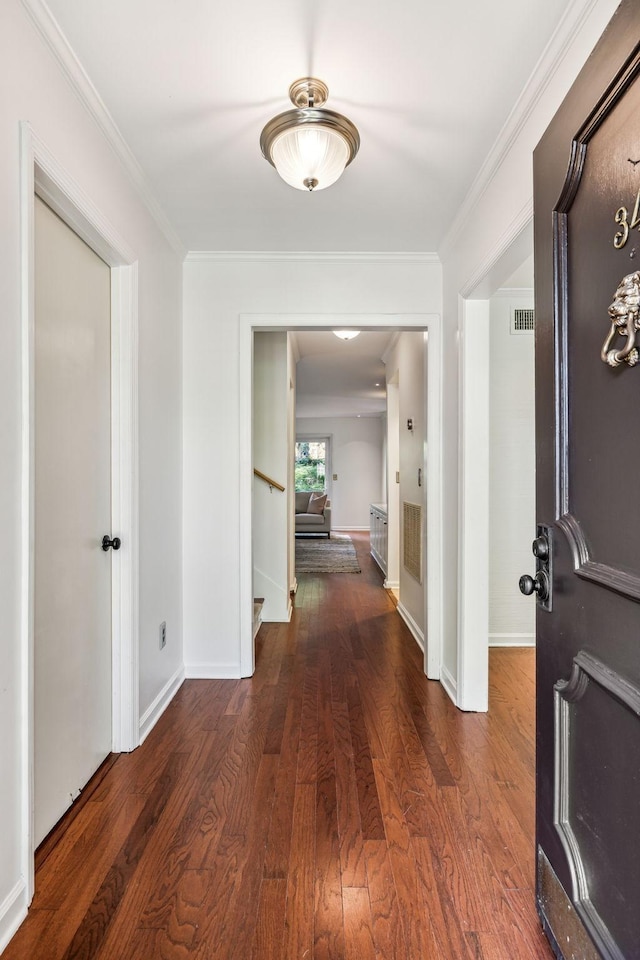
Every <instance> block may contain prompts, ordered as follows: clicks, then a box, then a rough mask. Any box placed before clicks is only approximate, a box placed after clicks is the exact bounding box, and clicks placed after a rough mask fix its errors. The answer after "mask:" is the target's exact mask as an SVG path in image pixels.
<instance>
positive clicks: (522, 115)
mask: <svg viewBox="0 0 640 960" xmlns="http://www.w3.org/2000/svg"><path fill="white" fill-rule="evenodd" d="M597 3H598V0H573V2H572V3H570V4H569V6H568V7H567V9H566V10H565V12H564V14H563V16H562V18H561V20H560V23H559V24H558V26H557V28H556V30H555V32H554V34H553V36H552V37H551V39H550V40H549V42H548V43H547V45H546V47H545V49H544V50H543V51H542V54H541V55H540V58H539V60H538V62H537V63H536V65H535V67H534V68H533V71H532V73H531V76H530V77H529V79H528V80H527V82H526V84H525V86H524V89H523V91H522V93H521V94H520V96H519V97H518V99H517V100H516V103H515V106H514V107H513V109H512V111H511V113H510V114H509V116H508V117H507V120H506V122H505V124H504V126H503V127H502V130H501V131H500V133H499V134H498V136H497V139H496V140H495V142H494V144H493V146H492V147H491V149H490V150H489V153H488V154H487V156H486V158H485V160H484V162H483V164H482V166H481V167H480V170H479V171H478V174H477V176H476V178H475V180H474V181H473V183H472V184H471V187H470V189H469V191H468V193H467V195H466V197H465V199H464V201H463V202H462V204H461V205H460V208H459V210H458V213H457V215H456V217H455V218H454V220H453V223H452V224H451V227H450V229H449V230H448V232H447V234H446V236H445V237H444V240H443V241H442V243H441V244H440V247H439V249H438V253H439V255H440V259H441V261H442V262H444V261H445V260H446V259H447V258H448V257H449V256H450V254H451V253H452V252H453V251H454V249H455V247H456V244H457V242H458V240H459V239H460V235H461V234H462V231H463V230H464V228H465V226H466V225H467V224H468V222H469V212H470V210H472V209H473V208H474V207H475V206H476V204H478V203H479V201H480V199H481V198H482V196H483V194H484V193H485V191H486V190H487V188H488V187H489V185H490V184H491V182H492V180H493V179H494V178H495V176H496V174H497V173H498V170H499V169H500V167H501V166H502V164H503V162H504V160H505V159H506V157H507V156H508V154H509V151H510V150H511V148H512V146H513V144H514V143H515V141H516V140H517V139H518V137H519V136H520V133H521V132H522V129H523V127H524V125H525V124H526V122H527V120H528V119H529V117H530V116H531V114H532V113H533V111H534V109H535V107H536V106H537V104H538V102H539V101H540V98H541V97H542V95H543V93H544V91H545V90H546V89H547V87H548V86H549V83H550V82H551V80H552V79H553V77H554V76H555V74H556V72H557V71H558V68H559V67H560V65H561V64H562V62H563V60H564V59H565V57H566V56H567V54H568V52H569V50H570V49H571V45H572V41H573V40H574V38H575V35H576V34H577V33H578V32H579V31H580V29H581V27H582V25H583V23H584V22H585V20H586V19H587V18H588V16H589V14H590V13H591V11H592V10H593V8H594V7H595V6H596V4H597Z"/></svg>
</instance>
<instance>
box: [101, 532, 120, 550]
mask: <svg viewBox="0 0 640 960" xmlns="http://www.w3.org/2000/svg"><path fill="white" fill-rule="evenodd" d="M121 543H122V541H121V540H120V537H114V538H113V540H110V539H109V534H108V533H105V535H104V537H103V538H102V549H103V550H104V552H105V553H106V552H107V550H108V549H109V547H113V549H114V550H119V549H120V545H121Z"/></svg>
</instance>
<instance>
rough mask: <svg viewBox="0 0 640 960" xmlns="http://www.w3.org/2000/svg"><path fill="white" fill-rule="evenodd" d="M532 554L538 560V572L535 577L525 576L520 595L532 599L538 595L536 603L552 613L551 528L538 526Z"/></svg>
mask: <svg viewBox="0 0 640 960" xmlns="http://www.w3.org/2000/svg"><path fill="white" fill-rule="evenodd" d="M531 552H532V553H533V555H534V557H535V558H536V572H535V574H534V576H533V577H530V576H529V574H524V576H522V577H520V580H519V582H518V586H519V588H520V593H523V594H524V595H525V597H530V596H531V594H532V593H535V595H536V602H537V604H538V606H539V607H542V609H543V610H547V611H551V585H552V582H553V581H552V572H551V560H552V557H551V527H546V526H545V525H544V524H538V530H537V536H536V538H535V540H534V541H533V543H532V544H531Z"/></svg>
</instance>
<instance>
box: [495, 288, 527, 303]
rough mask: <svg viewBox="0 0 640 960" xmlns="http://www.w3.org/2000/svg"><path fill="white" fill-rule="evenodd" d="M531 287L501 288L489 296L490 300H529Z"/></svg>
mask: <svg viewBox="0 0 640 960" xmlns="http://www.w3.org/2000/svg"><path fill="white" fill-rule="evenodd" d="M533 295H534V289H533V287H501V288H500V289H499V290H496V292H495V293H492V294H491V299H492V300H531V298H532V297H533Z"/></svg>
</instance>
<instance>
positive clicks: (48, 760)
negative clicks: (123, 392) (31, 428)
mask: <svg viewBox="0 0 640 960" xmlns="http://www.w3.org/2000/svg"><path fill="white" fill-rule="evenodd" d="M110 287H111V281H110V269H109V267H108V266H107V265H106V264H105V263H104V262H103V261H102V260H101V259H100V258H99V257H98V256H97V255H96V254H95V253H94V252H93V250H91V249H90V248H89V247H88V246H87V245H86V244H85V243H84V242H83V241H82V240H81V239H80V238H79V237H78V236H77V235H76V234H75V233H73V231H72V230H70V229H69V227H68V226H67V225H66V224H65V223H63V222H62V220H60V219H59V218H58V217H57V216H56V214H55V213H53V212H52V211H51V210H50V209H49V207H47V206H46V205H45V204H44V203H43V202H42V201H41V200H39V199H38V198H37V197H36V200H35V317H36V320H35V631H34V632H35V653H34V658H35V841H36V844H38V843H39V842H40V841H41V840H42V839H43V838H44V837H45V836H46V835H47V833H48V832H49V831H50V830H51V828H52V827H53V826H54V825H55V823H56V822H57V821H58V820H59V819H60V817H61V816H62V814H63V813H64V812H65V810H66V809H67V808H68V807H69V805H70V804H71V801H72V800H74V799H75V798H76V797H77V795H78V793H79V791H80V790H81V788H82V787H83V786H84V785H85V783H86V782H87V780H89V778H90V777H91V775H92V774H93V773H94V772H95V770H96V769H97V767H98V766H99V765H100V763H101V762H102V761H103V760H104V758H105V757H106V756H107V754H108V753H109V751H110V749H111V563H112V559H111V558H112V551H109V552H108V553H105V552H104V551H103V550H102V548H101V540H102V536H103V534H105V533H108V534H109V535H111V359H110V358H111V346H110V341H111V333H110V325H111V292H110Z"/></svg>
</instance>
